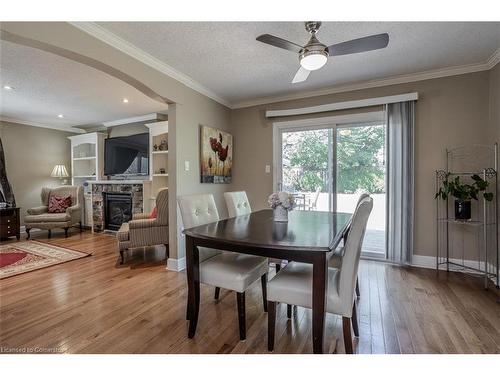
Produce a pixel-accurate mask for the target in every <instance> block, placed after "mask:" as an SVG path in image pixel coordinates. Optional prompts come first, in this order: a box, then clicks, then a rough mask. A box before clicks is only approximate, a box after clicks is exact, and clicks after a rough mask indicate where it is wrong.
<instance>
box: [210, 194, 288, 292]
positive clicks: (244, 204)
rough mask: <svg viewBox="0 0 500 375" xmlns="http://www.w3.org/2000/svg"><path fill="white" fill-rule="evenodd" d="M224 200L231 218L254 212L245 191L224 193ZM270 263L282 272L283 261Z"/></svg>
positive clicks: (270, 261)
mask: <svg viewBox="0 0 500 375" xmlns="http://www.w3.org/2000/svg"><path fill="white" fill-rule="evenodd" d="M224 199H225V200H226V206H227V212H228V213H229V217H236V216H240V215H247V214H249V213H251V212H252V207H251V206H250V201H249V200H248V197H247V193H246V192H245V191H230V192H226V193H224ZM269 263H271V264H274V266H275V267H276V273H278V272H279V271H280V270H281V263H282V259H275V258H271V259H269ZM218 296H219V290H217V289H215V298H216V299H217V298H218Z"/></svg>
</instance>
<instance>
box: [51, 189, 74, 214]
mask: <svg viewBox="0 0 500 375" xmlns="http://www.w3.org/2000/svg"><path fill="white" fill-rule="evenodd" d="M68 207H71V197H70V196H69V195H65V196H60V195H55V194H50V196H49V208H48V211H49V214H62V213H64V212H66V210H67V209H68Z"/></svg>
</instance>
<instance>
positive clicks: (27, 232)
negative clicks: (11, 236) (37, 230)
mask: <svg viewBox="0 0 500 375" xmlns="http://www.w3.org/2000/svg"><path fill="white" fill-rule="evenodd" d="M30 230H31V228H26V234H27V235H28V236H27V237H26V239H27V240H29V239H30V238H31V237H30Z"/></svg>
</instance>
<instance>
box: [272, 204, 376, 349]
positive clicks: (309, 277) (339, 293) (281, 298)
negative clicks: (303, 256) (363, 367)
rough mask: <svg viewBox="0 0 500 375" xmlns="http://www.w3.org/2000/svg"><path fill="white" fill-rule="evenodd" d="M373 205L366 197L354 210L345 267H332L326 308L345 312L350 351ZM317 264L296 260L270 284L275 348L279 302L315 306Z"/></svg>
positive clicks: (345, 329) (345, 334) (338, 312)
mask: <svg viewBox="0 0 500 375" xmlns="http://www.w3.org/2000/svg"><path fill="white" fill-rule="evenodd" d="M372 208H373V199H372V198H370V197H366V198H364V199H363V200H362V201H361V202H360V204H359V205H358V207H357V208H356V211H355V212H354V215H353V218H352V223H351V227H350V230H349V236H348V237H347V241H346V243H345V246H344V248H345V250H344V252H343V256H342V267H341V268H340V269H337V268H332V267H329V268H328V285H327V292H326V293H327V295H326V312H328V313H332V314H337V315H341V316H342V323H343V331H344V345H345V351H346V353H348V354H351V353H352V352H353V350H352V336H351V324H352V327H353V330H354V334H355V336H359V330H358V321H357V312H356V296H355V291H354V289H355V284H356V278H357V275H358V266H359V258H360V256H361V247H362V244H363V238H364V234H365V231H366V223H367V221H368V217H369V216H370V213H371V211H372ZM312 286H313V266H312V264H306V263H300V262H292V263H290V264H288V266H287V267H285V268H284V269H283V270H282V271H281V272H280V273H279V274H277V275H276V276H275V277H274V278H273V279H272V280H270V281H269V283H268V285H267V292H268V350H269V351H272V350H273V349H274V326H275V322H276V303H277V302H281V303H287V304H289V305H297V306H302V307H306V308H312Z"/></svg>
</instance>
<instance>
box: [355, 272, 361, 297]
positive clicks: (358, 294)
mask: <svg viewBox="0 0 500 375" xmlns="http://www.w3.org/2000/svg"><path fill="white" fill-rule="evenodd" d="M356 296H357V297H358V298H359V297H361V293H360V292H359V278H357V277H356Z"/></svg>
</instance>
